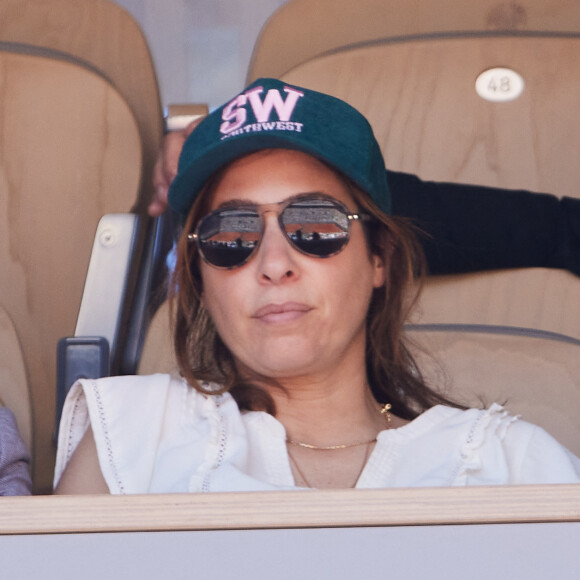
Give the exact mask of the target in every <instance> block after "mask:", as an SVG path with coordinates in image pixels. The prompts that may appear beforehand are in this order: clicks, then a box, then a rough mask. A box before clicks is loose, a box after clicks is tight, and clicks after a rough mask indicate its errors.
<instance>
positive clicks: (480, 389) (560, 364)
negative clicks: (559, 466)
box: [408, 325, 580, 456]
mask: <svg viewBox="0 0 580 580" xmlns="http://www.w3.org/2000/svg"><path fill="white" fill-rule="evenodd" d="M408 335H409V337H410V338H411V340H412V341H413V342H414V343H416V344H417V345H420V346H421V348H422V349H425V350H424V351H419V354H418V361H419V364H420V367H421V369H422V371H423V372H424V374H425V376H426V378H427V380H428V381H429V382H430V384H431V385H432V386H433V387H435V388H438V389H440V390H441V391H442V392H444V393H445V394H446V395H447V396H449V397H451V398H452V399H453V400H455V401H457V402H459V403H462V404H465V405H467V406H476V407H479V406H481V405H484V406H488V405H489V404H491V403H493V402H497V403H500V404H504V405H505V407H506V408H507V409H509V410H510V411H511V412H512V413H514V414H520V415H521V416H522V418H523V419H525V420H527V421H530V422H532V423H535V424H536V425H539V426H541V427H543V428H544V429H546V430H547V431H548V432H549V433H550V434H551V435H553V436H554V437H555V438H556V439H558V440H559V441H560V442H561V443H562V444H563V445H565V446H566V447H568V448H569V449H570V450H571V451H573V452H574V453H575V454H576V455H578V456H580V423H579V422H578V409H580V341H578V340H572V339H569V338H567V337H563V336H560V335H551V334H549V333H544V332H533V331H531V332H519V331H514V330H513V329H509V328H505V327H493V326H490V327H485V326H479V327H477V326H466V327H462V326H461V325H450V326H443V325H427V326H426V327H423V328H421V327H416V328H414V329H413V327H411V328H410V329H409V330H408ZM425 351H426V352H428V353H430V354H429V356H427V355H425V354H424V352H425Z"/></svg>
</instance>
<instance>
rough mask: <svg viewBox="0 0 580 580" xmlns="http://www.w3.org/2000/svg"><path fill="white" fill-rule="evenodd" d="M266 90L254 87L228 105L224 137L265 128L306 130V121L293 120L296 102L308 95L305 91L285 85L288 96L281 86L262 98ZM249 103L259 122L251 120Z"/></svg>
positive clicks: (223, 115) (221, 129)
mask: <svg viewBox="0 0 580 580" xmlns="http://www.w3.org/2000/svg"><path fill="white" fill-rule="evenodd" d="M263 92H264V87H260V86H258V87H252V88H251V89H249V90H247V91H246V92H245V93H242V94H241V95H238V96H237V97H236V98H235V99H233V100H232V101H230V102H229V103H228V104H227V105H225V106H224V108H223V111H222V121H223V123H222V124H221V125H220V132H221V133H222V135H223V136H222V139H226V138H228V137H233V136H234V135H240V134H242V133H252V132H261V131H273V130H278V131H298V132H301V131H302V127H303V123H297V122H294V121H292V120H291V119H292V115H293V113H294V108H295V107H296V103H297V102H298V99H300V98H302V97H303V96H304V93H303V92H301V91H299V90H297V89H295V88H292V87H284V92H285V93H286V98H285V99H284V98H283V97H282V95H281V94H280V91H279V90H278V89H270V90H269V91H268V92H267V93H266V96H265V97H264V100H263V101H262V99H261V94H262V93H263ZM248 104H249V105H250V108H251V110H252V113H253V116H254V119H255V120H256V122H255V123H247V120H248V112H249V111H248V106H247V105H248ZM274 111H275V112H276V115H277V120H276V118H275V117H274V119H272V114H273V112H274Z"/></svg>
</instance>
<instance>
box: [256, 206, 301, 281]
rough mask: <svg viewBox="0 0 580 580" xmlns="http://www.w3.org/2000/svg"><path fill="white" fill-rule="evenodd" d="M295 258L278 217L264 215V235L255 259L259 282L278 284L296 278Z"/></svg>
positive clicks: (271, 214)
mask: <svg viewBox="0 0 580 580" xmlns="http://www.w3.org/2000/svg"><path fill="white" fill-rule="evenodd" d="M295 258H296V251H295V250H294V249H293V248H292V246H291V245H290V243H289V241H288V239H287V238H286V235H285V234H284V232H282V230H281V228H280V224H279V223H278V217H277V216H276V215H275V214H274V213H273V212H272V213H270V212H268V213H266V214H265V215H264V233H263V234H262V241H261V243H260V247H259V248H258V255H257V256H256V258H255V259H256V263H257V267H258V275H259V277H260V280H261V281H266V282H269V283H274V284H279V283H281V282H284V281H286V280H291V279H293V278H296V276H297V275H298V264H297V263H296V259H295Z"/></svg>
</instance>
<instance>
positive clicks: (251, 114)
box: [169, 78, 391, 216]
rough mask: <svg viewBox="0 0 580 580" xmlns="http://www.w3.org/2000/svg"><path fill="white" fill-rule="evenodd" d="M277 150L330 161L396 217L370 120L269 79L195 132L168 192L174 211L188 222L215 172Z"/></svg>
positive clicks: (337, 102) (331, 101) (321, 96)
mask: <svg viewBox="0 0 580 580" xmlns="http://www.w3.org/2000/svg"><path fill="white" fill-rule="evenodd" d="M271 148H275V149H293V150H297V151H302V152H304V153H307V154H309V155H312V156H313V157H316V158H317V159H320V160H322V161H324V162H326V163H327V164H329V165H330V166H332V167H334V168H335V169H337V170H338V171H340V172H342V173H344V174H345V175H346V176H348V177H350V179H352V180H353V181H354V182H355V183H356V184H357V185H358V186H359V187H360V188H361V189H362V190H363V191H366V192H367V193H368V194H369V195H370V197H371V198H372V199H373V201H374V202H375V203H376V204H377V205H378V207H379V208H380V209H382V210H383V211H384V212H385V213H390V210H391V196H390V193H389V187H388V185H387V177H386V169H385V162H384V159H383V156H382V153H381V150H380V147H379V144H378V143H377V140H376V139H375V136H374V134H373V130H372V128H371V126H370V124H369V122H368V121H367V120H366V118H365V117H364V116H363V115H362V114H361V113H359V112H358V111H357V110H356V109H355V108H354V107H351V106H350V105H349V104H348V103H345V102H344V101H342V100H340V99H337V98H335V97H332V96H330V95H326V94H324V93H319V92H317V91H312V90H310V89H305V88H302V87H297V86H293V85H289V84H288V83H285V82H283V81H280V80H278V79H267V78H264V79H258V80H257V81H255V82H254V83H252V84H251V85H249V86H248V87H247V88H246V89H245V90H244V91H243V92H241V93H240V94H238V95H237V96H236V97H234V98H233V99H232V100H230V101H228V102H227V103H226V104H225V105H223V106H222V107H220V108H218V109H216V110H215V111H213V112H212V113H211V114H210V115H208V116H207V117H206V118H205V119H204V120H203V121H202V122H201V123H200V124H199V125H198V126H197V127H196V129H195V130H194V131H193V132H192V133H191V135H190V136H189V138H188V139H187V141H186V142H185V144H184V146H183V150H182V152H181V157H180V158H179V165H178V172H177V177H176V178H175V179H174V181H173V183H172V184H171V187H170V189H169V205H170V207H171V208H172V209H173V210H174V211H176V212H177V213H179V214H181V215H182V216H187V214H188V213H189V210H190V209H191V206H192V204H193V202H194V201H195V198H196V197H197V195H198V194H199V192H200V190H201V188H202V187H203V185H204V183H205V182H206V180H207V179H208V178H209V177H210V176H211V175H212V174H213V173H215V172H216V171H217V170H218V169H220V168H221V167H223V166H224V165H227V164H228V163H230V162H231V161H234V160H235V159H238V158H239V157H242V156H244V155H247V154H249V153H253V152H255V151H259V150H261V149H271Z"/></svg>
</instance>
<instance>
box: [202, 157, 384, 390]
mask: <svg viewBox="0 0 580 580" xmlns="http://www.w3.org/2000/svg"><path fill="white" fill-rule="evenodd" d="M302 193H323V194H326V195H328V196H331V197H333V198H336V199H337V200H339V201H341V202H342V203H343V204H345V205H346V206H347V207H348V208H349V209H350V210H351V211H353V212H355V211H356V210H357V208H356V205H355V203H354V201H353V198H352V196H351V195H350V193H349V191H348V189H347V187H346V186H345V184H344V183H343V182H342V181H341V180H340V178H339V177H338V176H337V175H336V174H335V173H334V172H333V171H331V170H330V169H329V168H328V167H326V166H325V165H324V164H322V163H320V162H319V161H317V160H316V159H314V158H313V157H310V156H308V155H306V154H303V153H299V152H296V151H289V150H278V149H274V150H267V151H261V152H258V153H255V154H252V155H249V156H247V157H244V158H242V159H239V160H238V161H236V162H234V163H233V164H232V165H230V166H229V168H228V169H227V170H226V171H225V172H224V174H223V176H222V178H221V179H220V181H219V183H218V185H217V188H216V189H215V190H214V192H213V194H212V198H211V200H210V208H209V209H210V211H214V210H215V209H218V208H219V207H220V206H222V205H224V204H226V203H228V202H231V201H232V200H241V201H244V202H250V203H253V204H270V203H278V202H282V201H284V200H286V199H288V198H289V197H292V196H295V195H297V194H302ZM264 219H265V230H264V233H263V238H262V242H261V244H260V246H259V247H258V249H257V250H255V251H254V255H253V256H252V258H251V259H250V260H249V261H248V262H247V263H246V264H245V265H243V266H241V267H239V268H236V269H232V270H220V269H216V268H214V267H212V266H210V265H208V264H207V263H205V262H203V261H202V262H201V274H202V282H203V302H204V305H205V307H206V308H207V310H208V312H209V314H210V316H211V317H212V319H213V321H214V324H215V326H216V328H217V331H218V333H219V335H220V337H221V338H222V340H223V341H224V343H225V344H226V346H227V347H228V348H229V349H230V351H231V352H232V354H233V356H234V358H235V359H236V363H237V364H238V366H240V363H241V366H240V370H243V368H244V367H246V368H248V369H250V370H252V371H254V372H257V373H259V374H261V375H264V376H267V377H271V378H275V379H277V380H283V379H285V378H292V377H300V376H312V375H316V374H322V375H323V376H324V375H325V374H328V372H329V371H332V372H336V371H337V370H339V369H340V368H343V366H342V365H350V364H355V365H361V364H362V365H364V350H365V321H366V313H367V310H368V306H369V302H370V299H371V295H372V292H373V289H374V288H375V287H378V286H381V285H382V284H383V283H384V268H383V264H382V262H381V260H380V259H379V258H378V257H376V256H370V255H369V252H368V249H367V246H366V242H365V236H364V232H363V229H362V226H361V224H360V223H353V224H352V226H351V229H350V235H351V237H350V241H349V242H348V244H347V245H346V247H345V248H344V249H343V250H342V251H341V252H340V253H339V254H337V255H334V256H332V257H329V258H315V257H310V256H307V255H304V254H302V253H300V252H298V251H297V250H295V249H294V248H293V247H292V246H291V245H290V244H289V242H288V241H287V239H286V238H285V235H284V234H283V233H282V231H281V230H280V227H279V225H278V221H277V216H276V213H275V212H272V213H265V216H264Z"/></svg>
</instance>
